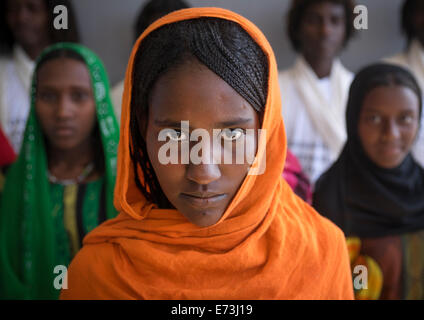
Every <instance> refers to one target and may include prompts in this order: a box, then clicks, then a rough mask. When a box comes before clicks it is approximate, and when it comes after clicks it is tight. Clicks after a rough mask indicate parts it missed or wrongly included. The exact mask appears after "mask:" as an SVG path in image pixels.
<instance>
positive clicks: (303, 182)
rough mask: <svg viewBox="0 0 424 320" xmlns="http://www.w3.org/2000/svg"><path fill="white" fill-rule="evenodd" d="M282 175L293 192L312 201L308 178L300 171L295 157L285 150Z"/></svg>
mask: <svg viewBox="0 0 424 320" xmlns="http://www.w3.org/2000/svg"><path fill="white" fill-rule="evenodd" d="M283 177H284V179H285V180H286V181H287V183H288V184H289V185H290V187H291V188H292V190H293V191H294V193H296V194H297V195H298V196H299V197H301V198H302V199H303V200H304V201H306V202H307V203H309V204H311V203H312V190H311V185H310V184H309V180H308V178H307V177H306V175H305V174H304V173H303V171H302V167H301V165H300V163H299V161H298V160H297V158H296V157H295V156H294V155H293V154H292V153H291V152H290V151H289V150H287V158H286V163H285V165H284V171H283Z"/></svg>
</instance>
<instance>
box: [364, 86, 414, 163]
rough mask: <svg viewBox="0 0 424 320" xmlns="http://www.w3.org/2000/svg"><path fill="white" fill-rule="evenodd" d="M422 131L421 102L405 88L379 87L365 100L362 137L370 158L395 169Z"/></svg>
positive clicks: (412, 92)
mask: <svg viewBox="0 0 424 320" xmlns="http://www.w3.org/2000/svg"><path fill="white" fill-rule="evenodd" d="M418 128H419V100H418V97H417V96H416V94H415V93H414V91H412V90H411V89H409V88H407V87H403V86H387V87H377V88H375V89H373V90H371V91H370V92H369V93H368V94H367V95H366V96H365V99H364V102H363V104H362V109H361V112H360V115H359V124H358V134H359V137H360V140H361V143H362V147H363V148H364V150H365V153H366V154H367V155H368V157H369V158H370V159H371V160H372V161H373V162H374V163H375V164H377V165H378V166H380V167H382V168H386V169H392V168H395V167H397V166H399V165H400V164H401V163H402V161H403V160H404V159H405V157H406V156H407V155H408V153H409V151H410V149H411V147H412V144H413V143H414V140H415V137H416V136H417V133H418Z"/></svg>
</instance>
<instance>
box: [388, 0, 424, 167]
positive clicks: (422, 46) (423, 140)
mask: <svg viewBox="0 0 424 320" xmlns="http://www.w3.org/2000/svg"><path fill="white" fill-rule="evenodd" d="M401 25H402V31H403V33H404V34H405V35H406V50H405V52H402V53H399V54H397V55H395V56H392V57H389V58H385V59H384V61H386V62H389V63H394V64H398V65H401V66H403V67H405V68H407V69H409V70H410V71H411V72H412V73H413V74H414V76H415V78H416V79H417V81H418V84H419V85H420V87H421V90H423V89H424V1H421V0H406V1H405V2H404V3H403V7H402V13H401ZM421 123H422V124H424V115H423V117H422V119H421ZM412 154H413V156H414V157H415V159H416V160H417V161H418V163H420V164H421V166H424V130H422V129H421V130H420V133H419V138H418V139H417V142H416V143H415V145H414V147H413V148H412Z"/></svg>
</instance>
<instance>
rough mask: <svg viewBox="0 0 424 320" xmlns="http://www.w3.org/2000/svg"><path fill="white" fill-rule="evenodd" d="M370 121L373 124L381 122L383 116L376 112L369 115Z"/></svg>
mask: <svg viewBox="0 0 424 320" xmlns="http://www.w3.org/2000/svg"><path fill="white" fill-rule="evenodd" d="M368 121H369V122H371V123H372V124H379V123H380V122H381V117H380V116H378V115H376V114H374V115H371V116H369V117H368Z"/></svg>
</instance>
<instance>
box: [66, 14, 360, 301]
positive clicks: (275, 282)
mask: <svg viewBox="0 0 424 320" xmlns="http://www.w3.org/2000/svg"><path fill="white" fill-rule="evenodd" d="M148 30H149V32H148V33H146V34H144V35H142V36H141V37H140V38H139V39H138V40H137V42H136V44H135V45H134V48H133V51H132V53H131V57H130V61H129V63H128V70H127V72H126V80H125V88H124V100H123V101H124V103H123V108H122V121H121V139H120V143H119V163H120V165H119V167H118V176H117V182H116V188H115V204H116V207H117V209H118V210H119V211H120V214H119V215H118V217H117V218H116V219H112V220H109V221H108V222H106V223H105V224H103V225H102V226H99V227H98V228H96V229H95V230H93V231H92V232H91V233H90V234H89V235H88V236H87V237H86V238H85V239H84V246H83V248H82V249H81V251H79V253H78V254H77V256H76V257H75V259H74V260H73V261H72V263H71V265H70V267H69V269H68V289H67V290H62V293H61V299H196V300H197V299H218V300H229V299H230V300H231V299H236V300H239V299H351V298H353V289H352V281H351V276H350V267H349V261H348V254H347V248H346V244H345V241H344V236H343V233H342V232H341V231H340V230H339V229H338V228H336V227H335V225H334V224H332V223H331V222H330V221H328V220H327V219H324V218H322V217H321V216H320V215H319V214H318V213H317V212H315V211H314V210H313V208H312V207H311V206H309V205H308V204H306V203H305V202H304V201H302V200H301V199H300V198H299V197H297V196H295V195H294V193H293V191H292V190H291V189H290V187H289V185H288V184H287V183H286V182H285V181H284V179H283V178H282V176H281V173H282V171H283V167H284V163H285V158H286V150H287V145H286V140H285V133H284V124H283V119H282V116H281V97H280V92H279V90H278V78H277V74H278V72H277V64H276V61H275V57H274V53H273V51H272V48H271V46H270V44H269V43H268V41H267V40H266V38H265V36H264V35H263V34H262V32H261V31H260V30H259V29H258V28H257V27H256V26H255V25H254V24H253V23H251V22H250V21H248V20H247V19H245V18H243V17H241V16H239V15H237V14H235V13H233V12H231V11H228V10H224V9H219V8H192V9H184V10H179V11H176V12H173V13H171V14H169V15H167V16H165V17H162V18H161V19H159V20H157V21H156V22H154V23H153V24H152V25H151V28H150V27H149V29H148ZM181 121H189V127H188V129H187V130H185V129H181ZM197 129H199V130H200V129H202V131H206V132H207V133H208V135H209V137H208V139H211V135H214V134H215V133H217V135H216V137H219V138H220V141H221V143H218V144H216V143H214V146H213V147H212V148H213V149H212V151H210V150H208V149H203V148H202V160H201V162H200V163H198V162H197V160H195V159H192V156H190V157H189V158H190V159H189V160H188V162H187V163H179V161H177V162H178V163H174V164H169V163H168V164H164V163H162V161H161V159H160V158H161V156H160V151H159V150H160V149H161V148H163V146H164V145H165V141H163V139H160V136H161V135H162V134H166V135H167V139H166V141H167V142H166V143H168V144H171V145H173V146H175V147H176V150H177V151H178V154H180V153H181V154H184V153H185V152H184V151H183V149H182V148H183V146H182V145H181V147H180V142H181V143H182V142H184V141H187V140H188V139H189V135H190V136H191V137H193V135H195V134H196V131H197ZM259 129H262V131H261V132H262V133H263V132H266V134H265V135H262V134H260V132H259V131H258V130H259ZM216 130H218V132H217V131H216ZM248 130H253V132H255V133H253V134H249V131H248ZM250 132H252V131H250ZM202 137H203V135H202ZM158 139H159V140H158ZM205 139H206V138H205ZM202 140H203V138H202ZM239 141H244V142H245V145H246V146H247V145H248V146H250V147H251V148H250V147H249V149H252V151H254V152H255V155H256V157H254V158H255V159H256V160H255V162H254V163H253V164H252V165H250V164H249V162H247V161H246V158H244V159H245V161H238V160H237V162H236V159H235V158H236V152H234V151H235V149H233V148H235V147H236V146H235V145H236V143H238V142H239ZM206 145H207V144H206ZM188 147H189V149H186V151H187V152H190V153H191V154H192V155H193V153H194V152H195V148H196V146H195V145H192V144H191V143H190V144H189V146H188ZM209 147H210V146H209ZM209 147H207V146H206V147H205V148H209ZM180 150H181V152H180ZM185 154H187V153H185ZM206 154H208V155H206ZM228 155H229V156H230V157H229V158H230V159H232V161H230V163H228V162H226V161H225V158H227V156H228ZM209 156H211V157H213V159H214V161H211V159H210V158H209ZM242 156H247V154H242ZM203 157H206V159H203ZM222 158H224V161H222V160H223V159H222ZM237 159H240V158H239V157H238V156H237ZM204 160H206V161H204ZM195 161H196V162H195Z"/></svg>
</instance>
